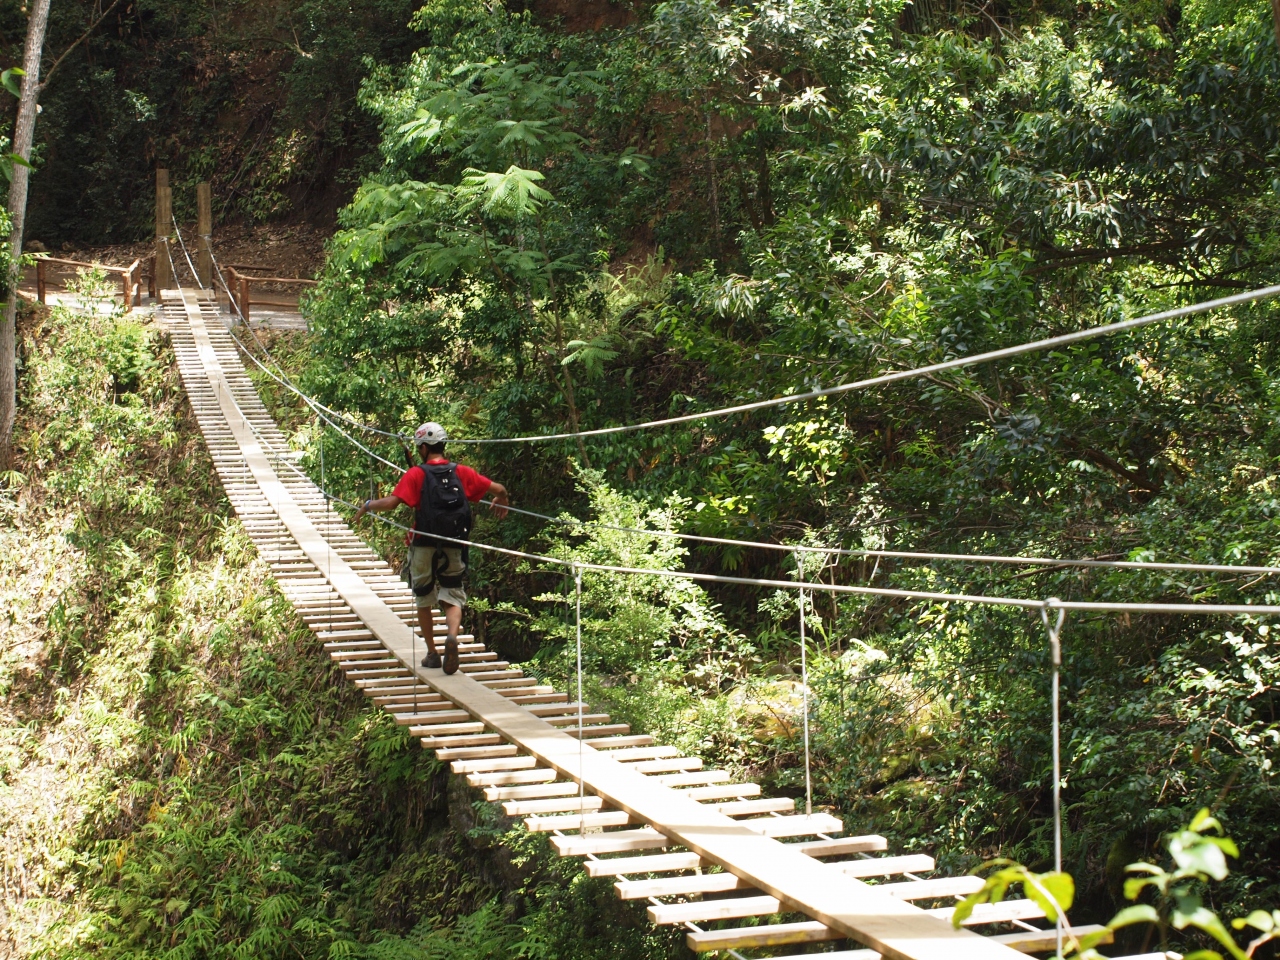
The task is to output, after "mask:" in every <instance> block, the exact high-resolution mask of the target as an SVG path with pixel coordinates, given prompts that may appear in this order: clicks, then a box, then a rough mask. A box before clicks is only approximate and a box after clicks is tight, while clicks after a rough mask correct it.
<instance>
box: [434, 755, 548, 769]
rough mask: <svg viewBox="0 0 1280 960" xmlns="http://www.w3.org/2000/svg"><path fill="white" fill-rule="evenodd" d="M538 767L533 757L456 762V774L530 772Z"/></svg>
mask: <svg viewBox="0 0 1280 960" xmlns="http://www.w3.org/2000/svg"><path fill="white" fill-rule="evenodd" d="M537 765H538V761H537V760H535V759H534V758H533V757H516V756H512V757H492V758H486V759H482V760H455V761H453V765H452V766H451V767H450V768H449V769H450V770H452V771H453V772H454V773H488V772H489V771H492V770H529V769H531V768H533V767H536V766H537Z"/></svg>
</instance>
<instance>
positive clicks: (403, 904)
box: [0, 310, 661, 958]
mask: <svg viewBox="0 0 1280 960" xmlns="http://www.w3.org/2000/svg"><path fill="white" fill-rule="evenodd" d="M28 334H29V341H30V342H29V343H28V350H27V356H28V363H27V368H26V377H25V381H24V384H23V397H22V420H21V425H20V427H21V429H20V438H21V458H20V471H19V473H18V474H15V475H12V476H10V477H8V478H7V486H6V487H5V489H4V490H3V491H2V492H0V498H2V499H0V511H2V512H0V517H2V519H0V606H2V609H3V610H4V611H5V613H4V616H3V619H2V620H0V694H2V701H0V702H2V706H0V837H2V838H3V839H0V878H2V882H3V911H2V912H0V954H3V955H7V956H31V957H48V958H55V957H56V958H74V957H88V956H93V957H98V958H101V957H157V956H165V957H175V958H176V957H250V956H252V957H255V958H266V957H285V956H290V957H298V956H301V957H307V958H310V957H324V956H332V957H336V956H360V955H368V956H374V957H391V956H396V957H437V956H439V957H464V956H466V957H471V956H477V957H478V956H493V955H495V954H498V955H511V956H517V955H541V956H552V955H554V956H569V955H571V954H577V955H581V956H595V955H603V953H604V952H608V953H611V954H612V955H615V956H651V955H654V954H653V951H652V950H651V947H652V946H653V944H654V943H655V942H657V940H655V937H654V935H653V934H652V933H651V932H650V931H649V930H648V929H647V928H645V927H644V926H643V921H642V917H641V916H637V917H636V918H632V920H633V921H634V922H631V923H624V924H621V925H620V926H617V928H616V929H612V930H608V929H605V928H606V927H609V926H610V924H609V923H608V922H607V920H606V918H607V911H606V910H603V909H602V903H603V898H602V896H601V891H600V890H599V889H596V887H595V886H592V885H588V886H587V888H583V892H581V893H580V894H573V893H570V895H569V896H567V897H566V896H565V895H564V894H565V888H566V887H568V888H570V889H572V888H573V886H574V885H573V884H572V883H570V882H569V880H568V879H567V877H568V874H567V873H564V872H563V871H559V870H558V869H557V868H556V867H554V866H549V865H550V864H551V863H552V858H551V857H550V856H549V854H548V851H547V847H546V843H545V841H544V840H542V839H540V838H534V839H532V840H530V841H528V842H527V843H526V844H525V846H526V849H525V850H524V852H523V853H521V854H519V856H517V855H516V854H515V853H513V852H512V850H510V849H505V850H504V849H502V848H501V847H500V844H499V841H500V840H501V837H502V834H503V833H504V832H506V830H507V829H508V825H506V824H504V823H501V822H499V823H497V824H496V825H481V821H479V820H475V821H473V820H472V819H471V813H470V811H471V807H472V804H473V802H474V799H475V798H474V795H472V794H471V793H470V792H468V791H466V790H463V791H461V792H460V793H457V794H456V795H455V796H454V797H453V798H452V801H451V799H450V797H449V795H448V792H447V790H446V786H447V774H446V773H445V772H444V771H443V769H442V768H441V767H440V765H439V764H437V763H436V762H434V761H433V760H432V759H430V758H429V755H427V754H425V753H424V752H423V751H421V750H419V749H418V748H417V746H416V745H414V744H412V742H411V740H410V738H409V737H408V736H407V734H406V733H405V732H404V730H403V729H401V728H398V727H397V726H396V725H395V724H394V723H393V722H392V721H391V720H390V719H389V718H388V717H387V716H386V715H385V714H383V713H381V712H378V711H375V710H372V709H367V708H365V707H364V704H363V702H362V700H361V698H360V696H359V694H358V692H356V691H355V690H354V688H352V687H351V686H350V685H349V684H346V683H345V682H344V680H343V679H342V677H341V675H340V673H339V672H338V671H337V670H336V669H334V668H333V667H332V666H331V665H327V664H326V662H325V660H324V658H323V657H322V656H321V654H320V651H319V650H318V649H317V648H316V645H315V643H314V641H313V640H312V638H311V636H310V634H309V632H308V631H307V629H306V627H305V625H304V624H302V623H301V622H300V621H299V620H298V619H297V618H296V616H295V615H294V613H293V611H292V609H291V607H290V606H289V604H288V603H287V601H285V599H284V598H283V597H282V596H281V594H280V593H279V591H278V590H276V589H275V587H274V585H273V584H272V582H271V581H270V579H269V578H268V570H267V567H266V565H265V564H264V563H263V562H262V560H261V559H260V558H258V557H257V555H256V553H255V551H254V549H253V547H252V545H251V543H250V542H249V540H248V539H247V537H246V536H245V534H244V531H243V530H242V528H241V527H240V525H239V524H238V522H237V521H236V520H235V519H234V518H233V517H232V515H231V513H230V511H229V507H228V505H227V503H226V501H225V499H224V498H223V496H222V495H221V492H220V490H219V489H218V486H217V481H216V477H215V474H214V471H213V466H212V463H211V462H210V460H209V459H208V457H207V455H206V453H205V451H204V448H203V446H202V442H201V440H200V438H199V434H198V432H197V431H196V429H195V424H194V422H193V420H192V418H191V415H190V412H189V410H188V408H187V406H186V403H185V400H184V399H183V395H182V392H181V388H180V383H179V381H178V379H177V376H176V373H175V370H174V366H173V363H172V357H171V354H170V351H169V348H168V344H167V342H166V338H165V336H164V335H163V333H162V332H161V331H159V330H157V329H156V328H154V327H152V326H148V325H146V323H145V322H143V321H140V320H137V319H133V318H130V317H122V316H119V315H114V316H81V315H74V314H71V313H69V312H62V311H58V310H55V311H53V312H52V313H50V314H48V315H47V316H44V317H42V318H40V319H38V320H36V321H35V326H34V328H33V329H30V330H29V331H28ZM451 809H452V811H453V816H454V817H455V818H456V817H457V816H458V812H459V811H461V812H462V814H464V816H463V823H462V828H463V829H462V830H461V831H459V830H455V829H451V826H450V817H451ZM495 850H497V851H498V853H496V854H495ZM494 862H497V863H499V864H500V868H497V869H496V868H495V867H494V865H493V864H494ZM582 879H585V878H582ZM597 886H598V885H597ZM609 893H610V899H612V896H611V891H609ZM500 894H501V896H500ZM614 909H615V910H617V909H619V908H618V907H616V906H614ZM633 912H637V911H633ZM637 913H638V912H637ZM587 917H590V918H592V919H584V918H587ZM459 918H463V919H462V920H461V922H459ZM597 923H598V924H599V925H600V930H599V931H598V933H599V936H597V937H596V938H594V942H592V943H590V945H588V944H582V945H581V946H580V950H581V951H585V952H578V951H576V950H566V949H562V948H561V947H562V944H563V942H564V941H566V940H576V939H577V933H578V932H579V931H580V930H582V929H583V928H584V926H586V925H591V924H597ZM628 927H630V929H627V928H628ZM597 951H599V952H597ZM659 952H661V951H659Z"/></svg>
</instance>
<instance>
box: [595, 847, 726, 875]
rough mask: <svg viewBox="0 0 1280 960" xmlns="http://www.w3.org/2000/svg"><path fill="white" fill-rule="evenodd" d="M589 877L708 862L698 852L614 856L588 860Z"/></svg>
mask: <svg viewBox="0 0 1280 960" xmlns="http://www.w3.org/2000/svg"><path fill="white" fill-rule="evenodd" d="M583 866H585V867H586V870H587V876H588V877H619V876H624V875H627V874H632V873H641V874H643V873H672V872H675V871H677V870H698V869H701V868H702V867H705V866H707V862H706V861H705V860H703V859H702V857H700V856H698V854H696V853H659V854H654V855H650V856H647V857H613V858H611V859H609V860H588V861H587V862H586V863H585V864H584V865H583Z"/></svg>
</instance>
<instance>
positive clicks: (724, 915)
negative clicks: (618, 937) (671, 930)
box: [646, 896, 781, 927]
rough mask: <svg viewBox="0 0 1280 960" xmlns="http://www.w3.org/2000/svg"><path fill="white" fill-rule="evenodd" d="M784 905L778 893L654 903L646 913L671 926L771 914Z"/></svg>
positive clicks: (658, 921)
mask: <svg viewBox="0 0 1280 960" xmlns="http://www.w3.org/2000/svg"><path fill="white" fill-rule="evenodd" d="M780 909H781V904H779V903H778V898H777V897H768V896H762V897H730V898H728V899H724V900H703V901H701V902H700V903H664V904H661V905H654V906H652V907H650V908H649V909H648V910H647V911H646V913H647V914H648V917H649V922H650V923H656V924H657V925H658V926H660V927H661V926H669V925H670V924H673V923H707V922H709V921H712V920H736V919H738V918H740V917H767V916H769V915H770V914H774V913H777V912H778V911H779V910H780Z"/></svg>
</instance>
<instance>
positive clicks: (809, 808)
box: [796, 553, 813, 817]
mask: <svg viewBox="0 0 1280 960" xmlns="http://www.w3.org/2000/svg"><path fill="white" fill-rule="evenodd" d="M796 573H797V574H798V575H799V577H800V580H801V581H803V580H804V556H803V554H799V553H797V554H796ZM797 592H798V593H799V594H800V687H801V694H802V698H803V699H802V704H803V710H804V815H805V816H806V817H811V816H813V776H812V774H811V773H810V770H809V657H808V653H807V650H806V648H807V647H808V643H807V642H806V640H805V611H804V588H803V587H801V588H800V590H798V591H797Z"/></svg>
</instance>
